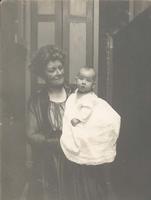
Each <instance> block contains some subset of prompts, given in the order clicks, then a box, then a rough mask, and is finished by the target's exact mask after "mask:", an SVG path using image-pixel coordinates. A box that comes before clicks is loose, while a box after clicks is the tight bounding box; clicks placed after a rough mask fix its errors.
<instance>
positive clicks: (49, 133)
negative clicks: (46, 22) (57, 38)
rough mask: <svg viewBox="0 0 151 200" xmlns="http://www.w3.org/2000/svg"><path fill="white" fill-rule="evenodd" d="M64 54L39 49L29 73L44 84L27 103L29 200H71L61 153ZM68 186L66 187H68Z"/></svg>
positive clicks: (65, 90)
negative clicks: (29, 169)
mask: <svg viewBox="0 0 151 200" xmlns="http://www.w3.org/2000/svg"><path fill="white" fill-rule="evenodd" d="M64 62H65V55H64V53H63V52H62V51H61V50H60V49H58V48H56V47H55V46H52V45H46V46H44V47H41V48H40V50H39V51H38V52H37V54H36V55H35V57H34V59H33V60H32V62H31V70H32V72H33V73H35V74H36V75H37V76H39V77H41V78H42V79H43V80H45V83H46V84H45V85H44V87H43V88H42V89H41V90H40V91H37V92H35V93H34V95H32V97H31V99H30V101H29V123H28V131H27V132H28V141H29V143H30V144H31V147H32V162H33V164H32V173H31V178H30V187H29V191H30V192H29V199H31V200H38V199H39V200H45V199H49V200H51V199H52V200H60V199H61V200H68V199H70V200H71V199H72V198H71V196H70V194H71V195H72V189H70V183H71V182H70V180H69V177H70V169H69V168H68V164H67V160H66V159H65V157H64V155H63V153H62V152H61V149H60V141H59V140H60V136H61V129H62V117H63V113H64V106H65V102H66V99H67V97H68V96H69V94H70V93H71V89H70V88H69V87H67V86H65V84H64ZM68 183H69V184H68Z"/></svg>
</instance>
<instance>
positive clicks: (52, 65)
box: [45, 60, 64, 86]
mask: <svg viewBox="0 0 151 200" xmlns="http://www.w3.org/2000/svg"><path fill="white" fill-rule="evenodd" d="M45 79H46V82H47V84H50V85H51V86H62V85H63V84H64V68H63V65H62V63H61V62H60V61H59V60H55V61H50V62H49V63H48V65H47V67H46V69H45Z"/></svg>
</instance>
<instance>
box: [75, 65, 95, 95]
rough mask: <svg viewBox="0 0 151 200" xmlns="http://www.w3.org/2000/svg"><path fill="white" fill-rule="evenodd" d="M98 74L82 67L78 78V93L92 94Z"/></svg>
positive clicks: (91, 69)
mask: <svg viewBox="0 0 151 200" xmlns="http://www.w3.org/2000/svg"><path fill="white" fill-rule="evenodd" d="M95 82H96V73H95V70H94V69H93V68H91V67H82V68H81V69H80V71H79V73H78V75H77V77H76V83H77V88H78V92H81V93H88V92H91V91H92V90H93V88H94V86H95Z"/></svg>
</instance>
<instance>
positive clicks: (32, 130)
mask: <svg viewBox="0 0 151 200" xmlns="http://www.w3.org/2000/svg"><path fill="white" fill-rule="evenodd" d="M27 138H28V141H29V142H30V143H35V144H41V143H42V142H44V141H45V136H44V135H43V134H42V133H41V132H40V130H39V126H38V122H37V118H36V114H35V112H34V109H33V105H32V102H30V104H29V109H28V121H27Z"/></svg>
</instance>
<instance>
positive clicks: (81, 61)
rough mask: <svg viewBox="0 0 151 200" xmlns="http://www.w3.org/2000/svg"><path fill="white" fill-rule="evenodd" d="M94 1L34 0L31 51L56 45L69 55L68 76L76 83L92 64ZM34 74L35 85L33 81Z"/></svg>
mask: <svg viewBox="0 0 151 200" xmlns="http://www.w3.org/2000/svg"><path fill="white" fill-rule="evenodd" d="M93 11H94V2H93V1H92V0H82V1H81V0H67V1H64V0H60V1H55V0H50V1H44V2H42V1H32V2H31V54H34V53H35V51H36V50H37V49H38V48H39V47H41V46H43V45H45V44H55V45H57V46H59V47H61V48H62V49H63V50H64V51H65V53H66V55H67V59H66V64H65V76H66V77H65V78H66V80H67V81H68V82H74V77H75V75H76V74H77V72H78V70H79V68H80V67H81V66H85V65H88V66H92V65H93V49H94V48H93V31H94V30H93ZM34 83H35V82H34V77H32V85H33V88H34V87H35V84H34Z"/></svg>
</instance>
